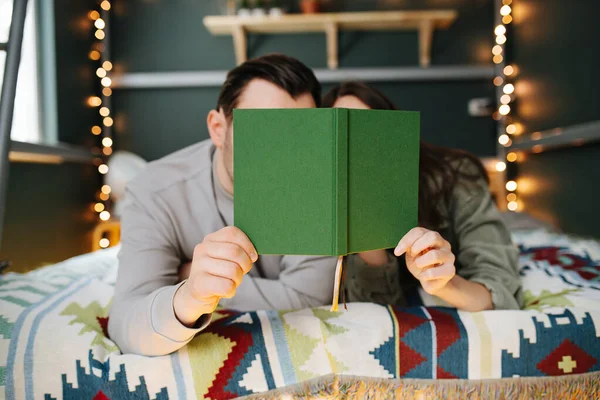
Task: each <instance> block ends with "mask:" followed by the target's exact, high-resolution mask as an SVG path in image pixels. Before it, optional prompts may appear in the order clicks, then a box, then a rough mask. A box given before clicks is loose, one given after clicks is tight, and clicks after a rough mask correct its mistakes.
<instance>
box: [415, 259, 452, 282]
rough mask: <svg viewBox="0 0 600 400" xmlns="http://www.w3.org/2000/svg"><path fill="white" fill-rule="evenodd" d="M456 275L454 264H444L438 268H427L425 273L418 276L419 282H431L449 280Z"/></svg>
mask: <svg viewBox="0 0 600 400" xmlns="http://www.w3.org/2000/svg"><path fill="white" fill-rule="evenodd" d="M455 273H456V268H455V267H454V264H451V263H445V264H442V265H440V266H439V267H434V268H429V269H428V270H426V271H423V272H421V274H420V275H419V280H421V281H432V280H435V279H443V280H450V279H452V277H454V274H455Z"/></svg>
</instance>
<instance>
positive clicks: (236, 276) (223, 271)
mask: <svg viewBox="0 0 600 400" xmlns="http://www.w3.org/2000/svg"><path fill="white" fill-rule="evenodd" d="M203 269H204V272H205V273H208V274H210V275H214V276H218V277H221V278H227V279H231V280H232V281H233V282H234V283H235V286H236V288H237V287H238V286H240V284H241V283H242V279H243V278H244V271H243V270H242V267H240V265H239V264H237V263H235V262H232V261H227V260H218V259H215V258H210V257H207V260H206V264H205V265H204V267H203Z"/></svg>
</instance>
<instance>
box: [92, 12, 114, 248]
mask: <svg viewBox="0 0 600 400" xmlns="http://www.w3.org/2000/svg"><path fill="white" fill-rule="evenodd" d="M110 9H111V3H110V1H108V0H102V1H100V2H99V6H98V9H94V10H91V11H90V12H89V13H88V18H89V19H90V20H91V21H93V26H94V29H95V32H94V37H95V38H96V40H95V41H94V43H93V44H92V48H91V50H90V52H89V54H88V57H89V59H90V60H91V61H93V62H95V63H97V66H98V67H97V68H96V76H97V77H98V79H99V80H100V86H101V87H102V91H101V93H100V96H96V95H93V96H90V97H88V101H87V103H88V105H89V106H90V107H94V108H97V109H98V114H99V115H100V117H101V119H102V123H101V124H100V125H94V126H92V128H91V133H92V135H94V136H97V137H101V138H102V140H101V144H102V156H101V157H98V158H96V159H95V161H94V163H95V165H96V166H97V168H98V173H100V174H101V175H106V174H107V173H108V165H107V163H106V161H107V159H108V157H109V156H110V155H111V154H112V151H113V150H112V145H113V140H112V126H113V123H114V121H113V118H112V116H111V96H112V89H111V85H112V80H111V78H110V76H109V75H110V71H111V70H112V69H113V64H112V62H111V61H110V53H109V42H108V37H107V36H108V35H107V27H108V22H109V11H110ZM110 193H111V187H110V186H109V185H106V184H104V185H102V187H101V188H100V190H99V191H98V193H97V194H96V202H95V204H94V206H93V208H94V211H95V212H96V213H97V217H98V219H99V220H100V221H108V220H110V218H111V214H110V212H109V211H108V208H109V203H110ZM98 245H99V246H100V247H101V248H107V247H109V246H110V241H109V239H107V238H101V239H100V241H99V243H98Z"/></svg>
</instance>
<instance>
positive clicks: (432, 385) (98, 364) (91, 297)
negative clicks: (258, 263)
mask: <svg viewBox="0 0 600 400" xmlns="http://www.w3.org/2000/svg"><path fill="white" fill-rule="evenodd" d="M513 238H514V240H515V242H516V243H518V245H519V246H520V249H521V257H520V266H521V275H522V278H523V287H524V292H525V303H526V305H525V308H524V310H521V311H485V312H478V313H468V312H461V311H457V310H455V309H452V308H447V307H444V306H443V305H442V304H439V303H438V302H436V301H435V299H433V298H431V297H428V296H425V295H424V294H422V296H421V299H422V302H423V305H422V306H415V307H406V308H399V307H391V306H381V305H376V304H370V303H351V304H348V310H347V311H344V310H343V309H342V310H341V311H340V312H330V311H329V309H328V307H320V308H313V309H304V310H290V311H256V312H237V311H233V310H223V309H220V310H218V311H217V312H216V313H215V315H214V317H213V323H212V324H211V325H210V326H209V327H208V328H207V329H206V330H205V331H203V332H202V333H201V334H199V335H198V336H196V338H194V340H193V341H192V342H191V343H190V344H189V345H188V346H187V347H185V348H183V349H182V350H180V351H178V352H176V353H173V354H171V355H168V356H162V357H142V356H137V355H123V354H121V353H120V352H119V349H118V347H117V346H116V345H115V343H114V342H112V341H111V340H110V339H109V338H108V335H107V331H106V327H107V323H108V310H109V306H110V302H111V298H112V294H113V284H114V282H115V279H116V273H117V259H116V254H117V252H118V246H117V247H112V248H109V249H106V250H100V251H97V252H94V253H90V254H86V255H82V256H79V257H75V258H72V259H69V260H67V261H64V262H61V263H59V264H56V265H53V266H48V267H44V268H41V269H39V270H35V271H33V272H31V273H28V274H25V275H20V274H14V273H9V274H5V275H3V276H1V278H0V304H1V308H0V386H2V389H3V391H4V393H5V397H6V398H7V399H42V398H43V399H60V398H64V399H127V398H133V399H160V400H162V399H192V398H211V399H226V398H235V397H239V396H250V397H255V398H292V397H293V398H297V397H300V398H314V397H319V396H321V397H326V398H338V397H340V396H346V398H361V399H362V398H395V397H399V396H403V397H404V398H438V397H451V398H452V397H453V398H466V397H467V396H470V397H469V398H491V397H496V398H505V397H508V398H532V397H538V396H542V395H546V396H549V398H557V396H559V394H560V398H565V396H567V397H571V396H572V397H574V396H578V397H581V398H600V384H599V383H598V382H599V381H600V242H598V241H595V240H591V239H586V238H579V237H575V236H571V235H566V234H561V233H557V232H552V231H549V230H547V229H520V230H516V231H513ZM0 393H2V392H0ZM517 394H519V396H520V397H518V396H517ZM555 395H556V396H555Z"/></svg>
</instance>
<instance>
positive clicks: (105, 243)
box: [98, 238, 110, 249]
mask: <svg viewBox="0 0 600 400" xmlns="http://www.w3.org/2000/svg"><path fill="white" fill-rule="evenodd" d="M98 245H99V246H100V247H101V248H103V249H106V248H107V247H108V246H110V240H108V239H107V238H102V239H100V241H99V242H98Z"/></svg>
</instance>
